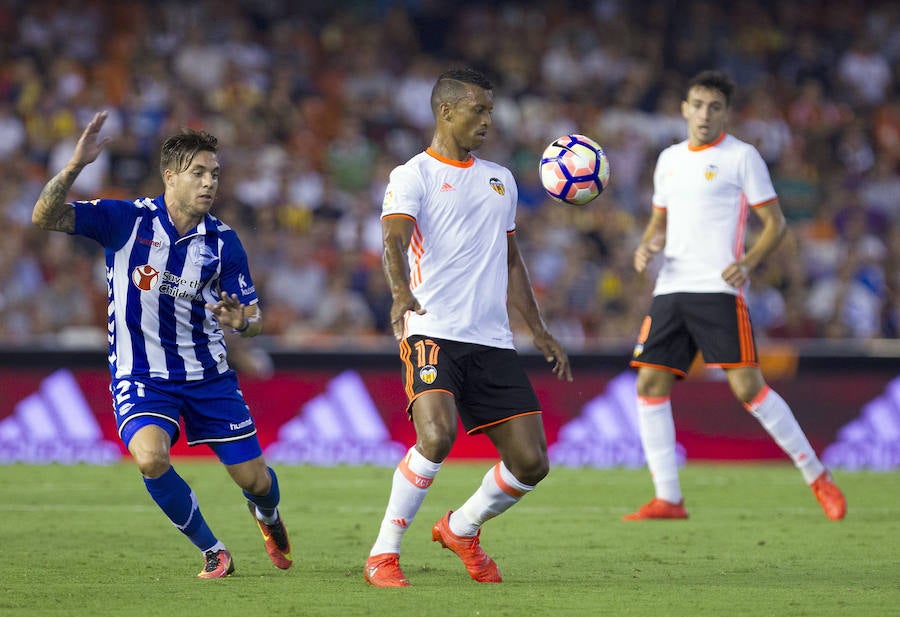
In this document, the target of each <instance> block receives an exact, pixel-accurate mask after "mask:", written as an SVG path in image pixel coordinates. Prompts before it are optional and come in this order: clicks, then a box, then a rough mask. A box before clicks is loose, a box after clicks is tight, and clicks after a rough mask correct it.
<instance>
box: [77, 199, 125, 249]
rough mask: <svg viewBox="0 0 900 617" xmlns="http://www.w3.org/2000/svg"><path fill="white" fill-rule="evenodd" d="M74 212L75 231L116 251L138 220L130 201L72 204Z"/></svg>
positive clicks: (79, 202)
mask: <svg viewBox="0 0 900 617" xmlns="http://www.w3.org/2000/svg"><path fill="white" fill-rule="evenodd" d="M72 206H73V207H74V208H75V231H74V232H73V233H75V234H77V235H79V236H85V237H87V238H91V239H93V240H96V241H97V242H99V243H100V244H101V245H102V246H103V247H105V248H107V249H111V250H113V251H116V250H118V249H120V248H122V246H124V245H125V242H126V241H127V240H128V238H129V236H130V235H131V230H132V228H133V227H134V222H135V221H136V220H137V217H138V207H137V206H136V205H135V204H134V202H131V201H123V200H119V199H95V200H93V201H75V202H72Z"/></svg>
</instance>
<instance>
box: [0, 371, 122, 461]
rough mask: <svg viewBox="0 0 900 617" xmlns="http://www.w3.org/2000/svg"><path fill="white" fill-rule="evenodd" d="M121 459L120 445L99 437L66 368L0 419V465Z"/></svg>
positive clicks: (89, 410)
mask: <svg viewBox="0 0 900 617" xmlns="http://www.w3.org/2000/svg"><path fill="white" fill-rule="evenodd" d="M121 457H122V453H121V450H120V449H119V446H118V444H117V443H115V442H112V441H107V440H106V439H104V438H103V431H102V430H101V429H100V425H99V424H98V423H97V419H96V417H94V412H93V411H92V410H91V407H90V405H89V404H88V402H87V401H86V400H85V398H84V394H83V393H82V392H81V388H80V387H79V385H78V382H77V381H75V378H74V377H73V376H72V373H70V372H69V371H67V370H65V369H61V370H58V371H56V372H55V373H53V374H51V375H50V376H48V377H47V378H46V379H44V380H43V381H42V382H41V386H40V389H39V390H38V391H37V392H35V393H33V394H30V395H28V396H26V397H25V398H24V399H22V400H21V401H19V402H18V403H17V404H16V406H15V408H14V409H13V413H12V414H11V415H10V416H8V417H6V418H3V419H2V420H0V463H4V464H5V463H19V462H21V463H64V464H67V463H93V464H99V465H106V464H109V463H114V462H116V461H118V460H119V459H120V458H121Z"/></svg>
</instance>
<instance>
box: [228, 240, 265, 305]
mask: <svg viewBox="0 0 900 617" xmlns="http://www.w3.org/2000/svg"><path fill="white" fill-rule="evenodd" d="M222 239H223V246H222V275H221V278H220V279H219V289H221V290H222V291H224V292H226V293H228V295H231V294H237V297H238V300H240V301H241V303H243V304H247V305H249V304H254V303H256V302H257V301H258V300H259V297H258V296H257V295H256V287H255V286H254V285H253V279H252V278H251V277H250V265H249V264H248V263H247V252H246V251H245V250H244V246H243V245H242V244H241V241H240V239H239V238H238V235H237V233H235V232H234V230H229V231H226V232H225V233H224V234H223V235H222Z"/></svg>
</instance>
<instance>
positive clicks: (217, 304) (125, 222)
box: [32, 112, 292, 578]
mask: <svg viewBox="0 0 900 617" xmlns="http://www.w3.org/2000/svg"><path fill="white" fill-rule="evenodd" d="M105 120H106V112H100V113H98V114H96V115H95V116H94V118H93V119H92V120H91V122H90V123H89V124H88V126H87V127H86V128H85V130H84V133H82V135H81V138H80V139H79V140H78V143H77V144H76V146H75V151H74V152H73V154H72V158H71V159H70V160H69V162H68V163H67V164H66V166H65V167H64V168H63V169H62V171H60V172H59V174H57V175H56V176H55V177H54V178H53V179H51V180H50V181H49V182H48V183H47V184H46V186H44V189H43V191H42V192H41V195H40V197H38V200H37V202H36V203H35V206H34V213H33V215H32V220H33V222H34V224H35V225H37V226H38V227H40V228H42V229H47V230H53V231H64V232H68V233H72V234H78V235H83V236H86V237H88V238H93V239H94V240H96V241H97V242H99V243H100V244H101V245H102V246H103V247H104V249H105V251H106V279H107V283H108V292H109V311H108V314H109V365H110V371H111V372H112V384H111V386H110V390H111V392H112V395H113V406H114V408H115V411H116V422H117V424H118V427H119V436H120V437H121V438H122V441H123V442H124V443H125V445H126V447H127V448H128V450H129V452H130V453H131V455H132V456H133V457H134V460H135V462H136V463H137V465H138V468H139V469H140V471H141V474H143V477H144V483H145V484H146V487H147V491H148V492H149V493H150V495H151V496H152V497H153V499H154V501H156V503H157V504H158V505H159V507H160V508H161V509H162V510H163V512H165V514H166V515H167V516H168V517H169V519H170V520H171V521H172V523H174V525H175V526H176V527H177V528H178V529H179V530H180V531H181V532H182V533H184V534H185V535H186V536H187V537H188V538H189V539H190V540H191V542H193V543H194V544H195V545H196V546H197V548H199V549H200V550H201V551H202V552H203V554H204V568H203V570H202V571H201V572H200V574H199V575H198V576H199V577H200V578H222V577H225V576H228V575H230V574H231V573H232V572H233V571H234V564H233V561H232V558H231V554H230V553H229V551H228V550H227V549H226V548H225V545H224V544H223V543H222V542H221V541H219V540H218V539H217V538H216V536H215V535H214V534H213V533H212V531H211V530H210V528H209V526H208V525H207V524H206V521H205V520H204V518H203V515H202V514H201V513H200V509H199V507H198V505H197V499H196V497H195V496H194V493H193V491H192V490H191V488H190V486H188V484H187V483H186V482H185V481H184V480H183V479H182V478H181V477H180V476H179V475H178V474H177V473H176V472H175V469H174V468H173V467H172V465H171V461H170V457H169V450H170V448H171V446H172V444H173V443H174V442H175V441H177V439H178V437H179V419H183V420H184V425H185V437H186V439H187V442H188V444H189V445H191V446H193V445H197V444H207V445H208V446H209V447H210V448H211V449H212V450H213V451H214V452H215V454H216V456H218V458H219V460H220V461H222V463H223V464H224V465H225V467H226V469H227V470H228V473H229V474H230V475H231V477H232V479H233V480H234V481H235V483H237V484H238V486H240V487H241V488H242V489H243V492H244V495H245V497H246V498H247V505H248V507H249V509H250V511H251V513H252V514H253V515H254V519H255V520H256V521H257V524H258V525H259V528H260V530H261V531H262V534H263V538H264V539H265V542H266V551H267V552H268V554H269V557H270V558H271V560H272V562H273V563H274V564H275V565H276V566H277V567H279V568H282V569H286V568H289V567H290V566H291V563H292V561H291V548H290V542H289V540H288V536H287V531H286V530H285V528H284V524H283V522H282V520H281V518H280V517H279V514H278V503H279V490H278V479H277V477H276V475H275V472H274V471H273V470H272V469H271V468H270V467H268V466H267V465H266V462H265V460H264V458H263V456H262V449H261V448H260V445H259V440H258V439H257V436H256V427H255V425H254V423H253V418H252V416H251V415H250V410H249V407H248V406H247V404H246V402H245V401H244V398H243V395H242V394H241V391H240V389H239V387H238V382H237V377H236V376H235V373H234V371H233V370H231V369H230V368H229V366H228V362H227V359H226V347H225V341H224V333H223V332H222V327H227V328H229V329H231V330H232V331H233V332H236V333H239V334H240V335H241V336H244V337H249V336H256V335H257V334H259V333H260V331H261V330H262V323H261V313H260V310H259V305H258V300H259V299H258V298H257V295H256V290H255V289H254V286H253V280H252V278H251V277H250V270H249V267H248V264H247V254H246V253H245V252H244V248H243V246H242V245H241V241H240V240H239V239H238V236H237V234H236V233H235V231H234V230H232V229H231V228H230V227H228V226H227V225H225V224H224V223H222V222H221V221H219V220H218V219H217V218H216V217H214V216H212V215H211V214H209V210H210V208H211V207H212V203H213V199H214V198H215V196H216V190H217V188H218V185H219V163H218V157H217V154H216V152H217V148H218V142H217V140H216V138H215V137H213V136H211V135H209V134H208V133H205V132H198V131H192V130H185V131H182V132H181V133H178V134H176V135H173V136H172V137H170V138H169V139H167V140H166V141H165V143H164V144H163V146H162V153H161V156H160V172H161V174H162V179H163V182H164V184H165V192H164V193H163V194H162V195H160V196H159V197H157V198H156V199H149V198H141V199H137V200H135V201H124V200H115V199H96V200H93V201H76V202H74V203H66V195H67V193H68V191H69V189H70V188H71V186H72V183H73V182H74V181H75V178H76V177H77V176H78V174H79V173H80V172H81V170H82V169H83V168H84V167H85V166H86V165H88V164H90V163H91V162H93V161H94V160H95V159H96V158H97V156H98V155H99V153H100V151H101V150H102V149H103V148H104V147H105V146H106V144H107V143H108V141H109V138H104V139H100V138H99V132H100V129H101V127H102V126H103V122H104V121H105Z"/></svg>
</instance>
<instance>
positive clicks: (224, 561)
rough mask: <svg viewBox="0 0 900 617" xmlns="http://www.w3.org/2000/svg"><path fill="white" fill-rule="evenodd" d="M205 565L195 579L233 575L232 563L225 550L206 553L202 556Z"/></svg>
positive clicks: (229, 555) (229, 554)
mask: <svg viewBox="0 0 900 617" xmlns="http://www.w3.org/2000/svg"><path fill="white" fill-rule="evenodd" d="M203 559H205V560H206V563H205V564H204V565H203V570H201V571H200V574H198V575H197V578H225V577H226V576H231V575H232V574H233V573H234V561H233V560H232V559H231V553H229V552H228V551H226V550H224V549H223V550H221V551H206V552H205V553H204V554H203Z"/></svg>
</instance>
